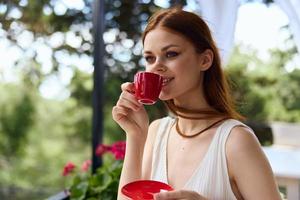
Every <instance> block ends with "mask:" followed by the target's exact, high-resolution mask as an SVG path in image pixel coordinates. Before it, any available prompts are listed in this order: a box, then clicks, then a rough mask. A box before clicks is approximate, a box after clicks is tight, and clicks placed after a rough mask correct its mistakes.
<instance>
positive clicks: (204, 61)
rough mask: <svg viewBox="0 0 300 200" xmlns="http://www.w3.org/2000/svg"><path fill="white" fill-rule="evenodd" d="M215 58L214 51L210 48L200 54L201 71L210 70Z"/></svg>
mask: <svg viewBox="0 0 300 200" xmlns="http://www.w3.org/2000/svg"><path fill="white" fill-rule="evenodd" d="M213 60H214V53H213V51H212V50H210V49H206V50H205V51H203V52H202V53H201V54H200V55H199V65H200V69H201V71H206V70H208V69H209V68H210V67H211V65H212V62H213Z"/></svg>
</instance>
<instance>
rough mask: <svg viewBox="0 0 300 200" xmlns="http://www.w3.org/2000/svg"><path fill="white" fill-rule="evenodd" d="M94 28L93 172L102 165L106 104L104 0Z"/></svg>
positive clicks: (99, 3)
mask: <svg viewBox="0 0 300 200" xmlns="http://www.w3.org/2000/svg"><path fill="white" fill-rule="evenodd" d="M93 29H94V33H93V35H94V89H93V102H92V103H93V124H92V173H95V172H96V169H97V168H98V167H99V166H101V165H102V159H101V158H99V157H97V156H96V154H95V150H96V148H97V146H98V145H99V144H101V143H102V136H103V120H104V119H103V105H104V94H103V92H104V62H103V57H104V42H103V37H102V35H103V32H104V0H95V1H94V9H93Z"/></svg>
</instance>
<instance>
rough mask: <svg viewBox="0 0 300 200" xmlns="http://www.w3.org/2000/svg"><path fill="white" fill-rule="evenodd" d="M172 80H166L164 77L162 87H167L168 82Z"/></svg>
mask: <svg viewBox="0 0 300 200" xmlns="http://www.w3.org/2000/svg"><path fill="white" fill-rule="evenodd" d="M173 79H174V78H167V77H164V78H163V83H162V85H163V86H165V85H167V84H168V83H169V82H170V81H172V80H173Z"/></svg>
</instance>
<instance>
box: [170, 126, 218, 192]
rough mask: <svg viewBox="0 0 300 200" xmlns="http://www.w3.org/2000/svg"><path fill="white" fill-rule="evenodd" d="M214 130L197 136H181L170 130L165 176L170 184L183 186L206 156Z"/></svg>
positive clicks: (177, 186) (178, 186)
mask: <svg viewBox="0 0 300 200" xmlns="http://www.w3.org/2000/svg"><path fill="white" fill-rule="evenodd" d="M213 136H214V130H211V131H210V132H208V133H206V134H203V135H201V136H199V137H197V138H182V137H181V136H179V135H177V133H176V132H175V131H172V132H171V135H170V136H169V139H168V142H167V153H166V154H167V157H166V163H167V166H166V167H167V178H168V182H169V184H170V185H172V186H173V187H174V188H175V189H176V188H183V187H184V186H185V185H186V184H187V183H188V182H189V180H190V179H192V178H193V175H194V173H195V172H196V171H197V170H199V168H200V167H201V165H202V164H203V161H204V159H205V157H206V156H207V153H208V150H209V148H210V145H211V142H212V140H213Z"/></svg>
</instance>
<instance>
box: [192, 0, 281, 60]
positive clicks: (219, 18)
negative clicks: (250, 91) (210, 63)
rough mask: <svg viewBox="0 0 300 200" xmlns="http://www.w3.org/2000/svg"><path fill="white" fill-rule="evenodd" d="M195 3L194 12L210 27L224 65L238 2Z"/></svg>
mask: <svg viewBox="0 0 300 200" xmlns="http://www.w3.org/2000/svg"><path fill="white" fill-rule="evenodd" d="M283 1H284V0H283ZM196 3H197V4H198V6H197V9H196V12H197V13H198V14H199V15H200V16H201V17H202V18H203V19H204V20H205V21H206V22H207V24H208V26H209V27H210V29H211V31H212V34H213V37H214V39H215V41H216V43H217V46H218V48H219V50H220V53H221V58H222V62H223V65H225V64H226V63H227V62H228V59H229V56H230V53H231V50H232V47H233V41H234V32H235V24H236V18H237V11H238V7H239V0H198V1H197V2H196Z"/></svg>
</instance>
